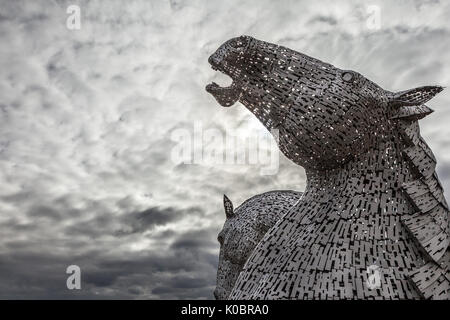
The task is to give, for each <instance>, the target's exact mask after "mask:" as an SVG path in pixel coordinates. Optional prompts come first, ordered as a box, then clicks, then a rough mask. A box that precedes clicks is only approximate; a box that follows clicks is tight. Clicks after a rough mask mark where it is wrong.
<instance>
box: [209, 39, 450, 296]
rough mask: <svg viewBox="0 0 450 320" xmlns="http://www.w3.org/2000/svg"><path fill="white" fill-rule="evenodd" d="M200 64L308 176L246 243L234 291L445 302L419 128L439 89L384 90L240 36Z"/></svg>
mask: <svg viewBox="0 0 450 320" xmlns="http://www.w3.org/2000/svg"><path fill="white" fill-rule="evenodd" d="M209 62H210V64H211V65H212V67H213V68H214V69H216V70H219V71H221V72H224V73H225V74H227V75H229V76H230V77H231V78H232V79H233V83H232V85H231V86H229V87H226V88H222V87H220V86H219V85H217V84H215V83H212V84H209V85H207V87H206V90H207V91H208V92H210V93H211V94H212V95H213V96H214V97H215V98H216V100H217V101H218V102H219V103H220V104H221V105H222V106H226V107H228V106H231V105H232V104H234V103H235V102H237V101H239V102H241V103H242V104H243V105H244V106H245V107H247V109H249V110H250V111H251V112H252V113H253V114H254V115H255V116H256V117H257V118H258V119H259V120H260V121H261V122H262V123H263V124H264V125H265V126H266V127H267V129H269V130H270V129H273V128H276V129H278V130H279V148H280V150H281V151H282V152H283V153H284V154H285V155H286V157H288V158H289V159H290V160H292V161H293V162H295V163H297V164H299V165H301V166H303V167H304V168H305V171H306V176H307V186H306V190H305V192H304V194H303V197H302V199H301V200H300V201H299V202H298V203H297V204H296V205H295V206H294V208H292V209H291V210H289V212H288V213H286V214H285V215H284V216H283V217H282V218H281V219H280V221H278V222H277V224H276V225H275V226H274V227H273V228H271V229H270V230H269V231H268V232H267V233H266V234H265V236H264V237H263V239H262V240H261V241H260V242H259V243H258V245H257V246H256V247H255V249H254V251H253V252H252V254H251V255H250V257H249V258H248V261H247V263H246V265H245V267H244V269H243V271H242V272H241V273H240V275H239V277H238V280H237V281H236V284H235V286H234V289H233V291H232V292H231V295H230V298H231V299H317V298H318V299H344V298H346V299H416V298H432V299H448V298H449V288H450V280H449V279H450V275H449V265H450V253H449V250H448V247H449V219H448V213H449V211H448V206H447V203H446V201H445V199H444V195H443V190H442V186H441V184H440V182H439V180H438V177H437V175H436V172H435V166H436V159H435V157H434V155H433V153H432V151H431V150H430V148H429V147H428V146H427V144H426V143H425V142H424V140H423V138H422V137H421V136H420V132H419V125H418V120H419V119H421V118H423V117H425V116H427V115H428V114H430V113H431V112H432V110H431V109H430V108H428V107H427V106H425V105H424V103H426V102H427V101H428V100H430V99H431V98H433V97H434V96H435V95H436V94H437V93H439V92H440V91H441V90H442V87H440V86H425V87H420V88H415V89H411V90H406V91H402V92H397V93H394V92H390V91H387V90H384V89H382V88H381V87H379V86H378V85H376V84H375V83H373V82H372V81H370V80H368V79H367V78H365V77H364V76H362V75H361V74H359V73H357V72H355V71H351V70H341V69H338V68H336V67H334V66H332V65H330V64H328V63H324V62H322V61H320V60H317V59H314V58H311V57H308V56H306V55H304V54H301V53H299V52H296V51H294V50H291V49H288V48H285V47H283V46H278V45H275V44H271V43H267V42H264V41H260V40H257V39H254V38H252V37H248V36H241V37H238V38H233V39H231V40H229V41H227V42H225V43H224V44H223V45H222V46H220V47H219V49H217V51H216V52H215V53H214V54H213V55H211V56H210V58H209ZM374 270H376V271H377V274H373V271H374ZM373 276H375V277H378V278H379V279H378V281H375V282H371V280H372V279H371V277H373ZM373 283H375V284H376V283H379V285H375V286H374V285H372V284H373Z"/></svg>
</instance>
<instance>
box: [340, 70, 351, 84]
mask: <svg viewBox="0 0 450 320" xmlns="http://www.w3.org/2000/svg"><path fill="white" fill-rule="evenodd" d="M342 80H344V81H347V82H350V81H352V80H353V73H351V72H344V73H343V74H342Z"/></svg>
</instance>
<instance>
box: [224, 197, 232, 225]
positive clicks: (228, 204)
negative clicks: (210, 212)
mask: <svg viewBox="0 0 450 320" xmlns="http://www.w3.org/2000/svg"><path fill="white" fill-rule="evenodd" d="M223 207H224V209H225V215H226V216H227V219H229V218H231V217H232V216H233V215H234V211H233V203H232V202H231V200H230V199H228V197H227V196H226V195H223Z"/></svg>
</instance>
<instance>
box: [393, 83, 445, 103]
mask: <svg viewBox="0 0 450 320" xmlns="http://www.w3.org/2000/svg"><path fill="white" fill-rule="evenodd" d="M442 90H444V88H443V87H441V86H425V87H418V88H414V89H409V90H405V91H399V92H396V93H394V94H393V95H392V97H391V99H390V102H389V104H390V105H392V106H397V107H400V106H420V105H422V104H424V103H425V102H427V101H428V100H430V99H431V98H433V97H434V96H435V95H437V94H438V93H439V92H441V91H442Z"/></svg>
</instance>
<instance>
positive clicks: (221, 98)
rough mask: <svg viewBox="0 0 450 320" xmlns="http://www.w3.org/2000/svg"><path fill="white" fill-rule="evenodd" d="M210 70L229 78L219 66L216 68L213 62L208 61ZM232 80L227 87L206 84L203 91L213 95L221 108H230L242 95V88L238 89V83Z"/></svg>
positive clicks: (213, 83) (214, 83)
mask: <svg viewBox="0 0 450 320" xmlns="http://www.w3.org/2000/svg"><path fill="white" fill-rule="evenodd" d="M209 63H210V64H211V68H212V69H213V70H215V71H220V72H221V73H222V74H225V75H227V76H229V75H228V74H227V73H226V72H225V71H224V70H223V69H222V68H221V67H220V66H218V65H217V64H216V63H214V61H212V60H211V59H209ZM230 78H231V79H232V83H231V85H229V86H223V87H222V86H220V85H218V84H217V83H216V82H212V83H210V84H208V85H207V86H206V87H205V89H206V91H207V92H209V93H210V94H212V95H213V97H214V98H215V99H216V100H217V102H219V104H220V105H221V106H223V107H231V106H232V105H233V104H235V103H236V102H237V101H238V100H239V98H240V97H241V94H242V88H241V87H240V85H239V83H238V81H236V80H235V79H233V77H230Z"/></svg>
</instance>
